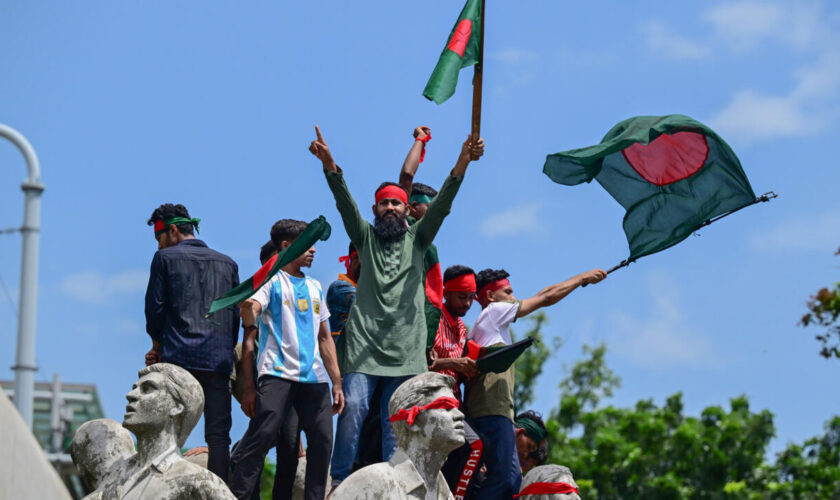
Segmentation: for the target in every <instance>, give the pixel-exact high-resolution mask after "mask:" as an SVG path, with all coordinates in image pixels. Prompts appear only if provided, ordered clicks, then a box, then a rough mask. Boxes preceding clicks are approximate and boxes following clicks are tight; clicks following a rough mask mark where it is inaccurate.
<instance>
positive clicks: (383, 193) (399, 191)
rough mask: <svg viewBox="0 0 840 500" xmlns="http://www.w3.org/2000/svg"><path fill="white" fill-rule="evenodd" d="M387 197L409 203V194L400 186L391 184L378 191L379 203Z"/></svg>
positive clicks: (377, 199)
mask: <svg viewBox="0 0 840 500" xmlns="http://www.w3.org/2000/svg"><path fill="white" fill-rule="evenodd" d="M385 198H393V199H395V200H400V201H401V202H403V203H404V204H405V205H408V195H407V194H406V193H405V189H403V188H401V187H399V186H394V185H392V184H389V185H387V186H384V187H383V188H382V189H380V190H379V191H377V192H376V203H379V202H380V201H382V200H384V199H385Z"/></svg>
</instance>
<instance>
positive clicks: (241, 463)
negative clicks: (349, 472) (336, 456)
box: [230, 375, 332, 500]
mask: <svg viewBox="0 0 840 500" xmlns="http://www.w3.org/2000/svg"><path fill="white" fill-rule="evenodd" d="M292 412H296V413H297V417H298V421H299V426H300V428H301V429H302V430H303V432H304V433H305V434H306V443H307V447H306V483H305V489H304V498H305V499H306V500H323V498H324V496H325V495H326V487H327V471H328V468H329V464H330V451H331V450H332V404H331V398H330V386H329V384H326V383H321V384H303V383H300V382H292V381H290V380H284V379H281V378H278V377H272V376H268V375H263V376H262V377H260V381H259V387H258V389H257V408H256V412H255V414H254V418H252V419H251V423H250V424H249V425H248V430H247V431H245V435H244V436H243V437H242V440H241V442H240V445H239V450H240V451H239V452H238V453H237V464H236V470H235V471H234V474H233V479H232V480H231V484H230V490H231V491H232V492H233V494H234V495H235V496H236V498H239V499H240V500H245V499H247V498H249V497H250V495H251V493H252V491H253V489H254V488H256V487H257V486H258V485H257V482H258V479H259V475H260V471H261V470H262V466H263V462H264V461H265V456H266V454H267V453H268V450H270V449H271V447H272V446H275V444H277V441H278V439H277V435H278V432H280V431H281V429H283V428H284V427H283V426H284V423H285V422H286V421H287V420H288V419H289V415H290V414H291V413H292ZM291 427H292V426H287V427H286V428H285V429H286V431H285V432H289V429H290V428H291ZM295 431H297V429H295ZM283 440H284V441H285V440H286V439H285V438H284V439H283ZM289 441H291V442H292V443H294V445H293V446H289V443H288V441H287V444H286V446H285V448H286V449H285V451H284V452H283V455H284V456H281V454H280V450H278V455H277V475H276V476H275V478H274V490H273V498H275V499H286V498H291V497H292V487H293V486H294V481H295V470H296V466H297V452H298V449H297V440H296V439H289ZM291 457H293V458H291ZM291 461H294V463H295V467H290V466H288V465H282V466H281V464H282V463H285V464H289V463H290V462H291ZM281 467H282V468H281Z"/></svg>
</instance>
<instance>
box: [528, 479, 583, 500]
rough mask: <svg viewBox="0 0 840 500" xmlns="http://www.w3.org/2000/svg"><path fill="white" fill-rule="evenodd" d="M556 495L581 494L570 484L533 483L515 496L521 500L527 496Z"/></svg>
mask: <svg viewBox="0 0 840 500" xmlns="http://www.w3.org/2000/svg"><path fill="white" fill-rule="evenodd" d="M554 493H579V492H578V489H577V488H575V487H574V486H572V485H571V484H569V483H531V484H529V485H528V486H526V487H525V488H524V489H523V490H522V491H520V492H519V493H517V494H516V495H513V498H519V497H522V496H526V495H551V494H554Z"/></svg>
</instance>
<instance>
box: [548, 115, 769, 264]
mask: <svg viewBox="0 0 840 500" xmlns="http://www.w3.org/2000/svg"><path fill="white" fill-rule="evenodd" d="M543 173H545V174H546V175H547V176H548V177H549V178H551V180H553V181H554V182H557V183H558V184H565V185H567V186H574V185H577V184H580V183H582V182H591V181H592V179H595V180H597V181H598V183H599V184H601V186H602V187H603V188H604V189H606V190H607V192H608V193H609V194H610V195H611V196H612V197H613V198H615V200H616V201H617V202H618V203H620V204H621V206H623V207H624V208H625V210H627V213H626V214H625V216H624V233H625V234H626V235H627V242H628V243H629V245H630V257H629V259H628V260H630V261H633V260H635V259H637V258H639V257H643V256H645V255H650V254H652V253H655V252H659V251H661V250H665V249H666V248H668V247H670V246H672V245H676V244H677V243H679V242H681V241H682V240H684V239H685V238H687V237H688V236H689V235H690V234H691V233H692V232H694V231H695V230H696V229H697V228H698V227H699V226H700V225H701V224H703V223H704V222H705V221H707V220H709V219H711V218H713V217H717V216H719V215H723V214H726V213H729V212H732V211H734V210H738V209H740V208H743V207H745V206H747V205H749V204H751V203H754V202H755V201H756V197H755V194H754V193H753V190H752V187H751V186H750V182H749V181H748V180H747V176H746V174H744V169H743V168H741V162H740V161H738V157H737V156H735V153H734V152H733V151H732V149H731V148H730V147H729V145H727V144H726V142H724V141H723V139H721V138H720V137H719V136H718V135H717V134H716V133H715V132H714V131H713V130H712V129H710V128H709V127H707V126H705V125H703V124H702V123H700V122H698V121H696V120H694V119H692V118H689V117H688V116H685V115H667V116H637V117H634V118H630V119H628V120H624V121H623V122H621V123H619V124H618V125H616V126H614V127H613V128H612V129H611V130H610V131H609V132H607V135H605V136H604V138H603V139H602V140H601V142H600V144H597V145H595V146H590V147H587V148H580V149H573V150H570V151H564V152H561V153H555V154H551V155H548V157H547V158H546V161H545V166H544V167H543Z"/></svg>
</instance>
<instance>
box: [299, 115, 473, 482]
mask: <svg viewBox="0 0 840 500" xmlns="http://www.w3.org/2000/svg"><path fill="white" fill-rule="evenodd" d="M315 132H316V134H317V139H316V140H314V141H312V143H311V144H310V146H309V151H310V152H311V153H312V154H313V155H315V156H316V157H318V159H319V160H321V163H322V164H323V168H324V175H325V176H326V178H327V184H328V185H329V187H330V190H331V191H332V193H333V196H334V197H335V201H336V206H337V207H338V211H339V213H340V214H341V217H342V220H343V221H344V228H345V230H346V231H347V235H348V236H349V237H350V240H351V241H352V242H353V245H354V246H355V247H356V250H357V252H358V253H359V257H360V259H361V263H362V269H361V276H360V277H359V281H358V288H357V289H356V302H355V304H354V305H353V307H352V308H351V309H350V316H349V318H348V320H347V325H346V326H345V327H344V332H343V333H342V337H343V338H342V339H341V344H342V346H341V347H342V348H341V350H340V351H341V352H340V353H339V366H340V368H341V372H342V374H343V375H344V381H343V387H344V391H345V397H346V406H345V410H344V412H343V413H342V414H341V415H340V416H339V419H338V429H337V430H336V437H335V443H336V446H335V451H334V453H333V460H332V478H333V485H337V484H338V483H340V482H341V481H343V480H344V479H345V478H347V476H348V475H349V474H350V472H351V468H352V464H353V459H354V458H355V457H356V452H357V450H358V447H359V437H360V430H361V426H362V421H363V420H364V418H365V415H367V412H368V409H369V405H370V398H371V395H372V394H373V391H374V390H375V389H376V387H378V386H381V387H382V397H381V407H380V412H381V416H382V418H383V419H384V418H386V416H387V415H388V408H387V404H388V401H389V400H390V399H391V395H392V394H393V393H394V390H396V388H397V387H398V386H399V385H400V384H401V383H402V382H404V381H405V380H407V379H408V378H410V377H411V376H413V375H417V374H418V373H423V372H425V371H426V370H427V366H426V319H425V317H424V301H425V293H424V287H423V282H424V278H425V272H424V270H425V269H424V265H423V258H424V256H425V253H426V250H427V249H428V248H429V245H431V244H432V240H434V237H435V235H436V234H437V232H438V229H439V228H440V225H441V223H442V222H443V219H444V218H445V217H446V215H447V214H449V210H450V208H451V206H452V201H453V200H454V198H455V195H456V194H457V192H458V188H459V187H460V185H461V182H462V181H463V176H464V174H465V173H466V170H467V166H468V165H469V163H470V161H471V160H472V158H473V157H475V158H478V157H480V156H481V155H482V154H483V153H484V141H483V140H482V139H479V140H478V141H476V142H475V143H473V141H472V140H471V139H469V138H468V139H467V140H466V141H465V142H464V144H463V146H462V148H461V154H460V155H459V157H458V161H457V162H456V163H455V167H454V168H453V169H452V172H451V174H450V176H449V177H447V179H446V181H445V182H444V183H443V186H442V187H441V189H440V192H439V193H438V195H437V196H436V197H435V199H434V200H433V201H432V202H431V203H430V204H429V208H428V210H427V211H426V215H425V216H424V217H423V218H422V219H421V220H420V221H419V222H417V223H416V224H414V225H412V226H411V227H408V226H407V224H406V215H407V212H408V210H407V205H408V193H406V191H405V189H403V188H402V187H400V186H399V184H396V183H392V182H385V183H383V184H382V185H381V186H379V188H378V189H377V190H376V194H375V199H376V203H375V205H373V207H372V210H373V214H374V224H373V225H371V224H370V223H368V222H367V221H366V220H365V219H364V218H363V217H362V215H361V213H359V208H358V206H357V205H356V202H355V201H354V200H353V197H352V196H351V195H350V191H349V190H348V189H347V185H346V184H345V183H344V178H343V173H342V171H341V169H339V168H338V166H337V165H336V163H335V160H333V157H332V154H330V150H329V148H328V147H327V143H326V141H325V140H324V138H323V136H322V135H321V131H320V130H319V129H318V127H315ZM395 449H396V441H395V438H394V432H393V430H392V428H391V425H390V423H389V422H388V421H387V420H386V421H383V422H382V458H383V459H384V460H389V459H390V458H391V455H393V453H394V450H395Z"/></svg>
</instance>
